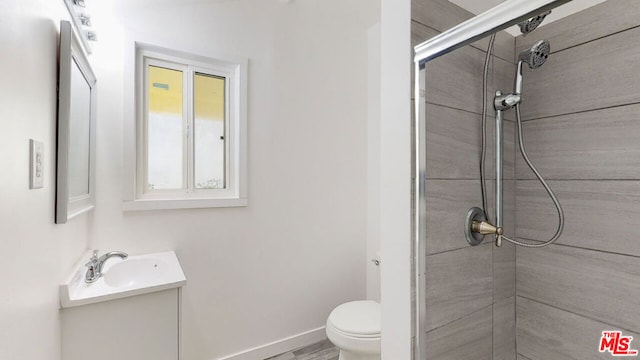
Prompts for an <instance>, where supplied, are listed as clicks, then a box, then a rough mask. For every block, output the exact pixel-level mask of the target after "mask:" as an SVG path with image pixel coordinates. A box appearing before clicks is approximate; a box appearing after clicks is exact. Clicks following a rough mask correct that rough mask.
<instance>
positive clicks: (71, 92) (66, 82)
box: [55, 21, 97, 224]
mask: <svg viewBox="0 0 640 360" xmlns="http://www.w3.org/2000/svg"><path fill="white" fill-rule="evenodd" d="M58 74H59V75H58V76H59V78H58V151H57V171H56V175H57V178H56V219H55V220H56V224H64V223H66V222H67V221H68V220H69V219H71V218H73V217H74V216H77V215H79V214H81V213H84V212H86V211H89V210H91V209H93V206H94V193H95V191H94V183H95V123H96V99H97V97H96V77H95V75H94V73H93V71H92V70H91V66H90V65H89V61H88V60H87V56H86V55H85V53H84V51H83V50H82V47H81V45H80V41H79V40H78V37H77V36H76V34H75V33H74V31H73V28H72V26H71V23H69V22H68V21H62V22H60V69H59V72H58Z"/></svg>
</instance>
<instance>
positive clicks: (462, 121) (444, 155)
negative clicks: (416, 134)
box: [426, 104, 492, 179]
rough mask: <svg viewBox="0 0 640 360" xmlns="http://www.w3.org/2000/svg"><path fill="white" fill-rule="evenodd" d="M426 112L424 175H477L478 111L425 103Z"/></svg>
mask: <svg viewBox="0 0 640 360" xmlns="http://www.w3.org/2000/svg"><path fill="white" fill-rule="evenodd" d="M426 116H427V126H426V128H427V174H426V175H427V178H429V179H478V178H479V176H480V175H479V165H478V159H479V157H480V141H481V132H480V131H481V128H480V127H481V117H480V115H478V114H474V113H470V112H466V111H462V110H456V109H451V108H448V107H444V106H438V105H433V104H427V108H426ZM491 144H492V143H489V144H488V145H487V146H488V147H487V148H488V149H491V148H492V147H491V146H490V145H491Z"/></svg>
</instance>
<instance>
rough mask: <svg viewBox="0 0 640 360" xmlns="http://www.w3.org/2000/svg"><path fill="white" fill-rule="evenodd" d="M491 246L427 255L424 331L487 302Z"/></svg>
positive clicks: (487, 303)
mask: <svg viewBox="0 0 640 360" xmlns="http://www.w3.org/2000/svg"><path fill="white" fill-rule="evenodd" d="M460 232H462V231H460ZM492 247H493V245H492V244H483V245H478V246H474V247H466V248H463V249H459V250H454V251H449V252H445V253H440V254H435V255H429V256H427V261H426V303H427V309H426V311H425V317H426V329H427V331H428V330H431V329H434V328H437V327H441V326H443V325H446V324H448V323H450V322H452V321H455V320H457V319H460V318H462V317H464V316H467V315H469V314H471V313H473V312H476V311H478V310H480V309H482V308H484V307H487V306H489V305H491V303H492V302H493V294H492V290H493V286H492V285H493V278H492V270H491V269H492V264H491V251H492Z"/></svg>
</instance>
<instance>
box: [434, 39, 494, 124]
mask: <svg viewBox="0 0 640 360" xmlns="http://www.w3.org/2000/svg"><path fill="white" fill-rule="evenodd" d="M484 58H485V53H484V52H483V51H480V50H478V49H476V48H474V47H471V46H465V47H462V48H460V49H457V50H456V51H454V52H451V53H448V54H446V55H443V56H440V57H438V58H436V59H433V60H431V61H429V62H428V63H427V65H426V72H427V75H426V100H427V102H429V103H432V104H438V105H445V106H448V107H452V108H455V109H461V110H466V111H469V112H474V113H476V114H481V113H482V74H483V70H484ZM496 62H498V60H497V61H496Z"/></svg>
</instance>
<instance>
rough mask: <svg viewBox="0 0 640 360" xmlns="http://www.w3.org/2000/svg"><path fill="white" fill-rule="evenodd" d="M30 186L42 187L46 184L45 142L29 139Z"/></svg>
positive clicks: (31, 187)
mask: <svg viewBox="0 0 640 360" xmlns="http://www.w3.org/2000/svg"><path fill="white" fill-rule="evenodd" d="M29 149H30V151H29V158H30V167H29V169H30V171H29V188H30V189H41V188H42V187H43V186H44V144H43V143H42V142H40V141H35V140H33V139H30V140H29Z"/></svg>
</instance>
